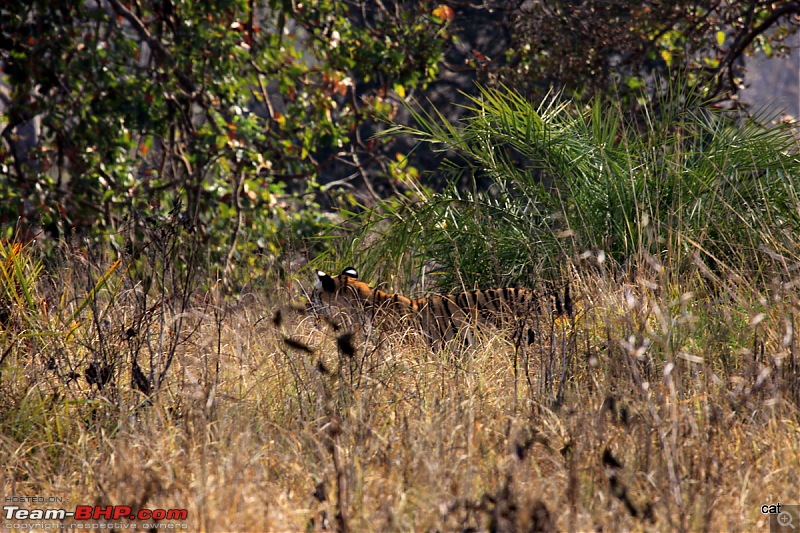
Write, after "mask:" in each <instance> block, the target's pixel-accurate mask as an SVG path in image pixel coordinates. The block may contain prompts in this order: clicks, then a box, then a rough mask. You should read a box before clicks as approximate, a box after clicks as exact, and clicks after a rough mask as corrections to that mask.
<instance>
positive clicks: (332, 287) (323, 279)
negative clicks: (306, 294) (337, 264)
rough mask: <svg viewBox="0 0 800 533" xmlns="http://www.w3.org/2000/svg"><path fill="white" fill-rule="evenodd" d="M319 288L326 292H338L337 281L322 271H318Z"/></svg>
mask: <svg viewBox="0 0 800 533" xmlns="http://www.w3.org/2000/svg"><path fill="white" fill-rule="evenodd" d="M317 288H318V289H322V290H323V291H325V292H336V281H334V279H333V278H332V277H330V276H329V275H327V274H326V273H325V272H323V271H322V270H317Z"/></svg>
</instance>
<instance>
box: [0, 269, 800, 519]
mask: <svg viewBox="0 0 800 533" xmlns="http://www.w3.org/2000/svg"><path fill="white" fill-rule="evenodd" d="M653 265H654V266H653V268H651V269H650V270H648V269H647V268H643V269H642V270H641V271H640V276H639V277H638V278H637V279H636V280H635V281H624V280H619V281H612V280H611V278H610V277H608V276H606V275H604V274H603V273H602V272H597V273H594V274H588V273H587V274H583V275H580V276H578V277H577V278H576V279H575V281H574V283H573V292H574V294H575V295H576V300H577V301H576V305H577V306H578V307H579V312H578V314H577V318H576V319H575V320H574V322H569V323H563V322H559V323H558V324H556V326H557V329H556V334H555V335H554V336H553V335H550V333H549V332H547V331H542V332H541V333H542V335H540V337H541V339H542V341H541V343H540V344H537V345H536V346H534V348H533V349H532V351H531V354H530V361H529V362H528V365H527V368H528V373H527V375H526V373H525V372H524V371H523V370H522V369H523V368H524V366H523V365H522V364H521V359H520V360H518V363H519V368H520V370H519V375H518V376H517V379H516V387H515V375H514V349H513V346H512V345H511V344H510V343H509V342H508V340H506V339H505V338H504V337H503V336H499V335H498V334H497V332H491V331H489V332H482V334H481V335H479V336H480V337H481V338H482V340H481V341H480V342H478V343H477V345H476V347H474V348H472V349H469V350H466V351H464V350H461V351H458V352H454V351H450V350H442V351H439V352H432V351H431V350H430V349H429V348H428V347H427V346H426V345H425V344H424V343H422V342H418V339H417V340H415V339H414V338H413V335H412V336H409V335H407V334H405V333H403V332H400V334H399V335H395V334H391V333H387V332H382V331H380V330H375V329H370V328H365V330H364V331H361V330H359V331H358V332H357V335H356V337H355V339H356V348H357V349H356V353H355V355H354V356H353V357H352V358H350V357H347V356H346V355H344V354H342V353H340V352H339V351H338V350H337V347H336V336H337V335H339V334H340V333H341V332H334V331H333V330H332V328H331V326H330V325H329V324H327V323H326V322H325V321H322V320H315V319H314V318H312V317H308V316H305V315H304V314H303V313H300V312H297V311H293V310H292V307H291V305H290V304H289V303H290V302H289V300H290V295H285V294H273V295H271V296H270V297H269V298H268V299H265V298H264V297H261V296H255V295H252V294H249V295H240V296H239V298H238V302H239V303H227V304H226V303H224V302H220V301H217V302H216V303H213V299H212V303H211V304H209V303H208V302H207V301H205V300H199V299H198V300H196V305H195V306H194V307H193V308H192V309H190V310H187V311H184V313H187V314H189V315H191V316H192V317H193V319H192V326H191V330H187V332H188V331H191V335H190V337H189V339H190V340H189V341H187V342H185V343H183V344H181V347H180V349H179V350H178V352H177V354H176V362H175V363H174V367H173V368H172V370H171V372H170V373H169V375H168V379H167V380H166V382H165V383H164V384H163V388H162V389H160V390H159V391H157V392H156V393H155V394H153V395H152V398H151V402H152V403H150V404H148V403H147V402H143V401H142V395H141V393H140V392H138V391H135V390H133V389H132V388H131V386H130V383H129V382H130V379H129V377H130V366H129V362H127V360H126V357H127V356H126V352H125V351H124V349H120V354H121V355H120V357H119V358H118V359H117V360H116V363H115V364H116V365H117V367H116V369H117V372H118V374H117V378H116V381H115V382H114V383H113V384H109V385H107V386H106V388H104V389H103V390H102V391H99V390H98V389H97V387H96V386H89V385H88V384H87V382H86V379H85V377H84V376H83V375H82V372H83V367H84V366H85V365H86V364H87V363H88V359H85V358H84V359H80V357H81V356H80V353H81V351H82V350H86V349H90V348H91V347H92V346H94V348H95V349H96V348H97V346H98V344H97V343H99V342H100V341H99V340H97V338H95V341H94V344H91V343H89V344H87V345H86V346H85V347H81V346H70V345H67V346H66V350H67V351H66V353H60V352H58V350H62V349H64V348H65V347H64V346H61V345H58V346H56V345H52V346H42V347H41V350H42V353H40V354H39V356H37V357H36V358H34V359H32V360H29V359H27V357H28V354H27V353H26V352H25V351H24V350H19V351H15V352H14V353H13V354H12V355H10V356H9V357H8V358H7V360H6V362H5V363H4V365H3V367H2V375H1V376H0V379H2V390H3V391H4V393H3V395H4V398H3V399H4V401H6V402H7V403H6V407H5V408H4V409H3V418H2V420H0V427H1V428H2V432H1V433H0V464H2V465H3V466H2V472H3V476H2V479H3V494H5V495H47V496H49V495H55V496H63V497H68V498H69V500H68V501H69V502H70V503H69V504H68V505H67V507H69V505H78V504H84V503H85V504H89V505H93V504H95V503H97V504H101V505H107V504H117V505H130V506H132V507H134V508H137V507H138V508H166V509H168V508H186V509H188V510H189V520H188V524H189V526H190V527H191V528H192V529H201V530H231V529H235V530H249V531H264V530H269V531H298V530H306V529H308V528H311V529H317V530H319V529H321V528H322V527H323V524H324V525H325V526H326V527H328V528H329V529H330V528H335V527H337V526H336V524H337V523H339V526H340V527H341V525H342V524H345V525H346V526H347V527H349V528H350V529H351V530H353V531H362V530H372V531H375V530H379V531H384V530H403V531H411V530H415V531H416V530H434V529H438V530H463V529H465V528H469V527H474V528H477V529H479V530H481V529H484V530H485V529H488V528H490V527H507V526H508V524H517V525H518V526H519V527H521V528H524V527H527V526H529V525H530V524H531V523H532V522H536V523H537V524H539V525H542V524H544V525H545V526H548V525H549V527H555V528H556V529H558V530H568V529H574V530H589V529H598V528H602V529H604V530H620V529H632V530H646V529H684V530H701V529H708V530H752V529H758V528H762V529H763V528H764V527H767V526H766V525H765V524H766V522H765V517H764V516H763V515H761V513H760V506H761V505H762V504H763V503H765V502H766V501H767V500H769V501H776V502H777V501H781V502H789V503H791V502H792V501H793V498H794V497H795V493H794V488H795V487H796V483H797V472H798V471H800V470H798V469H799V468H800V445H798V442H800V439H798V438H797V437H798V430H800V413H798V410H797V405H798V383H797V377H796V376H797V374H796V365H797V360H796V350H797V341H796V339H795V336H794V334H793V329H792V324H793V316H794V314H796V308H797V301H796V299H795V297H794V295H793V294H792V292H791V291H788V290H787V291H785V292H775V293H771V294H767V293H758V292H754V290H755V289H753V288H752V287H748V286H747V285H734V284H733V283H731V291H732V292H730V293H718V294H716V295H714V296H713V298H712V297H709V295H707V294H702V293H701V292H699V291H700V289H702V287H703V286H704V285H703V284H702V283H700V282H699V281H698V282H696V283H694V284H693V282H692V281H691V278H689V279H688V280H687V281H686V283H685V284H684V285H683V286H677V285H674V284H672V282H671V281H670V280H671V279H672V278H671V277H670V276H664V275H663V272H662V271H661V270H660V269H659V268H656V267H657V264H655V263H653ZM97 271H98V272H99V273H102V272H105V271H107V269H106V268H105V267H103V266H102V265H98V266H97ZM93 286H94V285H88V289H86V288H85V289H84V290H91V289H92V287H93ZM109 287H116V285H115V284H108V286H107V288H101V289H99V294H98V297H99V298H103V297H104V294H105V292H104V291H111V288H109ZM75 290H76V291H77V290H78V289H75ZM115 294H116V296H115V297H116V298H117V299H116V301H115V302H116V303H115V305H111V306H109V311H108V315H107V318H108V320H109V321H110V323H112V324H125V323H126V320H129V319H128V318H126V317H130V316H132V314H133V309H132V307H131V306H132V305H133V303H132V301H127V302H126V300H125V298H124V295H125V293H124V291H121V292H119V293H115ZM214 306H219V307H220V308H226V309H227V312H224V313H220V312H218V311H215V310H214ZM277 307H281V308H282V309H283V312H282V317H281V323H280V327H276V326H275V324H274V323H273V311H274V309H276V308H277ZM47 312H48V313H51V314H52V315H53V319H54V320H55V317H58V316H61V317H62V319H68V318H69V317H71V316H72V313H71V312H69V310H66V311H65V312H59V310H57V309H52V308H50V309H49V310H48V311H47ZM170 313H171V311H170ZM220 317H221V318H220ZM171 318H172V317H171V316H169V314H168V316H167V319H168V320H167V323H174V322H172V321H171ZM549 327H550V326H548V325H547V324H545V325H543V330H546V329H548V328H549ZM76 335H77V337H76V338H81V335H83V333H82V332H80V331H79V332H77V333H76ZM284 336H286V337H290V338H291V339H293V340H294V341H295V342H297V343H300V344H302V345H307V346H308V347H309V348H310V349H311V350H313V353H305V352H304V351H302V350H299V349H296V348H289V347H288V346H287V345H286V343H285V342H284V341H283V337H284ZM109 339H111V336H109ZM108 342H112V341H111V340H109V341H108ZM113 342H117V341H113ZM119 346H120V348H122V347H123V346H124V344H120V345H119ZM48 350H52V351H51V352H48ZM51 355H52V356H60V357H72V358H75V360H76V361H82V362H81V363H80V365H82V366H80V367H78V368H77V370H78V371H79V372H80V374H79V376H78V377H77V378H75V379H72V380H68V379H66V378H60V377H59V376H58V374H57V373H55V372H54V371H53V370H50V369H48V368H47V361H48V358H49V356H51ZM142 359H143V360H142V361H140V363H141V364H142V365H143V367H144V369H145V370H147V366H146V361H145V360H144V358H142ZM548 365H549V366H548ZM548 368H549V370H547V369H548ZM546 371H547V372H551V373H552V374H553V376H552V377H553V379H551V380H550V381H549V383H548V382H546V380H545V372H546ZM562 371H563V372H564V374H563V375H564V376H565V382H564V390H563V395H562V396H561V397H560V398H559V397H558V394H556V392H557V389H558V387H559V383H560V376H561V375H562V374H561V372H562ZM23 377H24V378H25V379H27V380H28V383H29V384H30V385H29V390H28V392H27V394H25V395H23V396H21V397H18V396H15V395H13V394H10V393H9V392H7V391H9V390H13V387H12V388H11V389H9V388H8V385H9V384H11V383H14V382H15V381H17V380H21V379H23ZM515 391H516V392H515ZM616 464H618V465H620V466H616ZM315 495H316V496H315ZM340 498H342V500H341V501H340ZM342 511H344V512H343V513H342ZM337 515H339V516H342V518H338V519H337ZM337 521H338V522H337ZM501 524H506V526H501Z"/></svg>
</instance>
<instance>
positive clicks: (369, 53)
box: [0, 0, 449, 267]
mask: <svg viewBox="0 0 800 533" xmlns="http://www.w3.org/2000/svg"><path fill="white" fill-rule="evenodd" d="M406 4H407V5H405V6H403V9H400V8H399V6H391V5H390V4H386V5H384V4H381V5H382V6H384V7H385V8H383V9H377V10H373V9H369V8H368V3H367V2H361V3H359V2H348V3H342V2H338V1H334V0H322V1H319V2H313V3H303V4H298V3H294V2H289V1H277V0H272V1H260V2H254V1H246V0H220V1H216V2H211V3H209V2H197V1H194V0H140V1H133V2H123V1H121V0H97V1H83V0H78V1H75V0H55V1H51V0H36V1H33V2H30V1H23V0H12V1H10V2H7V3H5V4H4V5H3V7H1V8H0V17H2V19H3V24H2V28H1V29H0V61H1V62H2V68H3V74H4V78H3V79H4V82H5V84H6V85H7V87H8V90H7V91H5V92H4V93H3V100H4V101H3V105H4V107H5V117H6V120H5V123H0V126H2V140H3V141H2V142H3V145H2V147H1V148H0V170H1V171H2V177H0V197H2V198H4V202H3V203H2V206H0V220H2V222H3V223H4V225H6V227H7V230H6V231H7V233H8V232H10V231H11V230H12V229H13V226H14V224H15V223H16V221H17V220H18V219H19V221H20V223H21V224H22V225H23V226H28V225H39V226H40V227H42V228H44V229H45V230H46V231H47V233H48V234H50V235H53V236H64V235H73V234H77V235H84V236H86V235H88V236H95V237H98V236H102V235H105V236H110V237H111V238H112V239H113V240H115V241H116V242H117V244H118V245H120V246H123V245H124V246H129V247H131V246H132V247H134V248H136V246H138V245H137V242H139V241H141V239H144V238H146V234H147V232H148V231H149V230H148V228H149V226H151V225H153V224H158V223H160V222H164V223H166V222H169V223H173V224H179V225H182V226H184V227H186V228H188V229H190V230H191V231H190V232H188V233H187V234H188V235H192V236H194V237H197V238H198V239H200V242H202V243H203V245H204V246H206V247H207V248H208V250H209V251H210V252H211V254H212V259H214V258H215V259H214V260H215V261H218V262H220V263H223V262H224V263H225V264H226V266H227V267H229V266H230V265H231V263H232V261H233V260H234V259H235V258H236V257H237V256H240V255H242V254H243V253H244V252H252V251H256V250H259V249H260V250H262V251H266V252H268V253H269V254H270V255H275V254H277V253H279V252H280V250H281V249H282V245H283V244H285V242H286V241H287V240H291V239H292V238H293V237H298V236H301V235H302V234H307V233H313V232H314V231H315V228H316V227H317V226H319V225H320V224H324V223H325V222H324V220H322V219H321V218H320V215H319V214H318V213H317V211H318V209H317V206H316V203H315V202H316V197H315V195H314V193H315V192H316V191H318V189H319V183H320V179H319V178H320V176H321V175H323V174H326V173H329V172H331V168H333V167H334V166H335V165H340V166H341V165H346V166H348V167H349V168H350V169H351V174H352V176H349V177H346V179H345V181H347V180H353V179H356V178H361V179H362V180H364V182H366V184H367V186H369V185H370V184H369V174H370V173H371V172H372V173H375V170H374V169H375V168H378V169H380V168H382V167H383V168H387V169H388V165H389V163H390V161H389V160H387V159H386V158H385V157H383V154H382V152H381V149H382V146H381V143H380V142H375V141H372V140H370V139H369V136H370V134H371V133H372V131H374V129H375V118H378V117H387V116H391V114H392V112H393V109H395V108H396V103H394V98H393V97H392V94H395V93H396V94H400V95H402V94H404V93H405V91H406V90H410V88H411V87H417V86H420V87H424V86H425V85H426V84H427V83H428V82H429V81H430V80H431V79H433V78H434V77H435V76H436V74H437V69H438V63H439V61H440V59H441V57H442V53H443V47H444V43H445V42H446V40H447V39H448V38H449V35H448V33H447V20H446V19H447V18H448V16H446V15H447V14H448V13H447V12H443V11H441V10H440V11H438V12H437V11H436V9H435V6H433V7H432V6H430V5H428V4H427V3H426V2H411V3H406ZM390 8H391V9H390ZM366 13H368V15H366ZM392 91H394V93H392ZM26 132H28V134H27V135H26ZM159 221H160V222H159ZM243 237H247V238H243Z"/></svg>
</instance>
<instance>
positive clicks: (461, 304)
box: [311, 267, 572, 348]
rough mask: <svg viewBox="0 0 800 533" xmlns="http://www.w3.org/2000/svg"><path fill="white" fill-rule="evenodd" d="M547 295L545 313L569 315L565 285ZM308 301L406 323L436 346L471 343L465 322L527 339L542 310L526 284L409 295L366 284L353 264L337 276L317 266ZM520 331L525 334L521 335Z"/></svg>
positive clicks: (323, 308) (317, 306)
mask: <svg viewBox="0 0 800 533" xmlns="http://www.w3.org/2000/svg"><path fill="white" fill-rule="evenodd" d="M551 296H552V298H553V299H552V302H551V303H552V304H553V305H552V307H551V309H550V310H548V311H549V314H552V315H553V316H555V317H558V316H567V317H569V318H571V317H572V300H571V297H570V293H569V284H566V285H565V286H564V292H563V300H562V298H561V297H560V295H559V294H558V292H557V291H553V292H552V293H551ZM311 300H312V301H311V307H312V308H313V309H315V310H316V311H321V312H324V313H330V312H331V310H332V309H339V310H342V311H345V312H346V313H353V312H355V314H357V315H360V316H362V317H366V318H369V319H371V320H373V321H374V322H377V323H379V324H382V325H383V326H384V327H386V326H388V327H393V326H394V327H395V328H405V327H411V328H413V329H416V330H417V331H419V332H420V333H422V334H423V336H425V337H426V338H427V339H428V341H429V343H430V344H431V345H433V346H434V347H437V348H441V347H442V346H444V345H445V344H446V343H448V342H450V341H453V340H454V339H459V340H460V341H461V342H462V343H464V344H472V339H471V333H470V331H471V326H484V325H489V326H492V327H495V328H498V329H503V330H508V329H512V330H513V340H514V342H515V344H517V345H518V346H519V345H521V344H522V343H523V341H525V342H527V343H528V344H530V343H532V342H533V340H534V336H535V330H534V329H533V328H531V327H530V326H531V323H532V321H535V320H536V319H537V318H539V317H542V316H546V315H547V314H548V312H545V309H546V307H545V306H544V305H543V304H544V302H543V299H542V298H541V297H540V295H539V294H537V293H536V292H535V291H533V290H532V289H527V288H516V287H513V288H508V287H507V288H501V289H486V290H472V291H465V292H460V293H456V294H446V295H435V296H429V297H423V298H415V299H412V298H407V297H405V296H402V295H400V294H396V293H388V292H384V291H382V290H380V289H374V288H372V287H370V286H369V285H368V284H367V283H365V282H363V281H361V280H359V279H358V272H357V271H356V269H355V268H353V267H348V268H345V269H344V270H343V271H342V273H341V274H339V275H338V276H330V275H328V274H326V273H325V272H323V271H321V270H320V271H317V280H316V283H315V285H314V291H313V293H312V296H311ZM525 332H526V333H527V339H523V336H524V334H525Z"/></svg>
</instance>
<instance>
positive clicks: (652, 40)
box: [490, 0, 800, 100]
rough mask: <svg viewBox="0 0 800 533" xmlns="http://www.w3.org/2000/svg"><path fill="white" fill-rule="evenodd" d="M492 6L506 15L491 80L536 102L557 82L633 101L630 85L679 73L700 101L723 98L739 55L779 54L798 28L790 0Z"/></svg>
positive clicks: (732, 88) (738, 73)
mask: <svg viewBox="0 0 800 533" xmlns="http://www.w3.org/2000/svg"><path fill="white" fill-rule="evenodd" d="M494 7H496V8H498V9H499V10H500V11H501V12H503V13H505V18H506V24H507V25H508V28H509V35H510V42H509V45H508V47H507V49H506V52H505V57H504V58H502V59H503V60H504V61H501V62H499V66H498V68H497V69H494V70H491V71H490V74H491V76H492V77H493V78H498V79H500V80H503V81H505V82H506V83H509V84H512V85H513V86H515V87H517V88H518V89H519V90H522V91H529V92H533V93H534V94H537V95H538V96H543V95H544V94H545V93H546V92H547V91H548V90H549V89H550V87H551V86H552V85H555V86H557V87H559V88H563V89H565V90H566V91H567V93H568V94H572V95H576V96H581V97H584V98H590V97H591V96H593V95H595V94H606V95H608V96H610V97H612V98H619V97H620V96H623V97H624V96H627V95H631V96H634V97H641V96H642V95H641V93H640V92H639V91H637V89H638V88H639V87H642V86H645V85H646V84H647V83H648V82H652V81H653V80H654V79H657V78H656V77H655V75H660V78H661V79H666V78H667V77H668V74H669V73H670V72H681V73H682V75H683V76H684V81H685V82H686V83H688V84H690V85H693V86H696V87H701V88H703V90H704V91H705V94H704V96H705V97H706V98H707V99H712V98H717V99H719V100H730V99H731V98H732V97H735V95H736V94H737V92H738V90H739V89H740V87H741V85H742V82H743V79H744V75H745V72H744V69H743V65H742V58H743V57H744V56H745V55H746V54H752V53H754V52H757V51H760V52H763V53H764V54H766V55H767V56H773V55H780V54H784V53H787V52H788V45H787V37H789V36H790V35H792V34H793V33H795V32H796V30H797V26H798V24H800V2H797V1H793V0H783V1H777V2H775V1H769V0H747V1H738V0H700V1H698V0H681V1H678V2H635V1H632V0H587V1H582V2H576V1H573V0H554V1H552V2H540V1H537V0H525V1H522V2H520V1H517V0H514V1H500V2H498V3H497V5H496V6H494ZM618 89H619V90H618ZM626 89H628V90H629V91H626ZM619 91H622V92H621V93H620V92H619Z"/></svg>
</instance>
